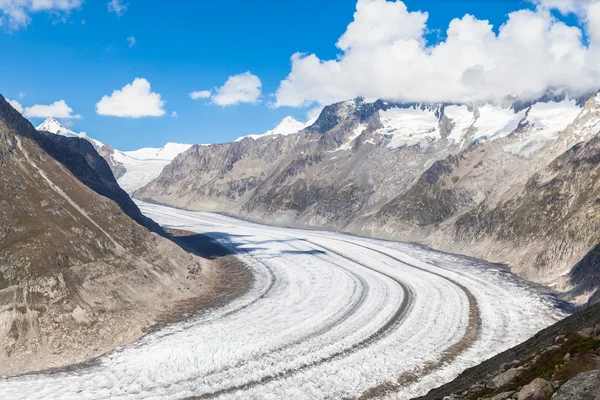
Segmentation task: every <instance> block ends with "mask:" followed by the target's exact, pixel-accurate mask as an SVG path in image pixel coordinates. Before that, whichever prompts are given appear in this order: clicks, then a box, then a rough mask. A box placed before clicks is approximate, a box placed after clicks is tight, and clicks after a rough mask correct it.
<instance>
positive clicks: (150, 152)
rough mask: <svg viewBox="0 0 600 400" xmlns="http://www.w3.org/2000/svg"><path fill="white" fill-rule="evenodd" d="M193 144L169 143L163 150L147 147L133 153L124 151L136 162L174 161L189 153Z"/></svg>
mask: <svg viewBox="0 0 600 400" xmlns="http://www.w3.org/2000/svg"><path fill="white" fill-rule="evenodd" d="M190 147H192V145H191V144H182V143H172V142H169V143H167V144H165V145H164V146H163V147H161V148H159V149H158V148H153V147H147V148H143V149H138V150H133V151H123V152H121V153H123V154H124V155H126V156H128V157H130V158H133V159H135V160H163V161H173V160H174V159H175V157H177V156H178V155H179V154H181V153H183V152H184V151H187V150H188V149H189V148H190Z"/></svg>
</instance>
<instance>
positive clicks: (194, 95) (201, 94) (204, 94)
mask: <svg viewBox="0 0 600 400" xmlns="http://www.w3.org/2000/svg"><path fill="white" fill-rule="evenodd" d="M210 96H212V92H211V91H210V90H199V91H197V92H191V93H190V98H191V99H192V100H199V99H208V98H209V97H210Z"/></svg>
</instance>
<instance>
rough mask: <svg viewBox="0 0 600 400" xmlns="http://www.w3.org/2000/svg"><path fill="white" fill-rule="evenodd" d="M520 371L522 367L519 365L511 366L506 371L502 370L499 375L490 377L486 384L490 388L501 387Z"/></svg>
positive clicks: (519, 373)
mask: <svg viewBox="0 0 600 400" xmlns="http://www.w3.org/2000/svg"><path fill="white" fill-rule="evenodd" d="M522 373H523V368H521V367H519V368H511V369H509V370H508V371H506V372H503V373H501V374H500V375H498V376H496V377H495V378H494V379H492V380H491V381H490V382H489V383H488V386H489V387H491V388H492V389H498V388H501V387H503V386H506V385H508V384H509V383H510V382H512V381H513V379H515V378H516V377H518V376H519V375H521V374H522Z"/></svg>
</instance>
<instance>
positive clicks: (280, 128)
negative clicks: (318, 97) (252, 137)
mask: <svg viewBox="0 0 600 400" xmlns="http://www.w3.org/2000/svg"><path fill="white" fill-rule="evenodd" d="M302 129H304V123H302V122H300V121H298V120H296V118H294V117H291V116H287V117H285V118H284V119H282V120H281V122H280V123H279V125H277V126H276V127H275V128H273V129H271V130H270V131H267V132H266V133H265V135H289V134H292V133H296V132H298V131H301V130H302Z"/></svg>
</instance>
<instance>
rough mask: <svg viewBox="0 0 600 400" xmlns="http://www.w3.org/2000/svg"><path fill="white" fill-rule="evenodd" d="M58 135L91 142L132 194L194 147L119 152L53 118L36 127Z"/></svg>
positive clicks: (181, 146)
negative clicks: (177, 157) (176, 158)
mask: <svg viewBox="0 0 600 400" xmlns="http://www.w3.org/2000/svg"><path fill="white" fill-rule="evenodd" d="M36 129H37V130H38V131H39V132H49V133H52V134H56V135H59V136H65V137H72V138H80V139H84V140H87V141H89V142H90V143H91V144H92V145H93V146H94V148H95V149H96V151H97V152H98V153H99V154H100V155H101V156H102V157H103V158H104V159H105V160H106V162H107V163H108V165H109V167H110V169H111V170H112V172H113V175H114V176H115V178H116V179H117V181H118V183H119V185H120V186H121V187H122V188H123V190H125V191H126V192H133V191H135V190H137V189H139V188H140V187H142V186H144V185H146V184H147V183H148V182H150V181H151V180H152V179H154V178H156V177H157V176H158V175H160V173H161V171H162V169H163V168H164V167H165V166H166V165H167V164H169V162H171V161H172V160H173V159H174V158H175V157H176V156H177V155H178V154H180V153H182V152H184V151H186V150H187V149H189V148H190V147H191V145H188V144H179V143H167V144H166V145H165V146H164V147H162V148H143V149H138V150H134V151H119V150H116V149H114V148H113V147H111V146H109V145H106V144H104V143H102V142H100V141H98V140H95V139H92V138H90V137H88V136H87V134H85V133H83V132H82V133H75V132H73V131H71V130H69V129H67V128H65V127H64V126H62V125H61V124H60V122H58V121H57V120H56V119H54V118H47V119H46V120H45V121H44V122H43V123H42V124H41V125H39V126H38V127H37V128H36Z"/></svg>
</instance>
